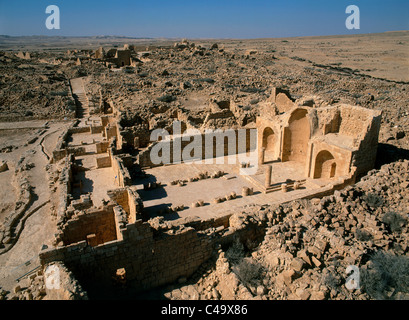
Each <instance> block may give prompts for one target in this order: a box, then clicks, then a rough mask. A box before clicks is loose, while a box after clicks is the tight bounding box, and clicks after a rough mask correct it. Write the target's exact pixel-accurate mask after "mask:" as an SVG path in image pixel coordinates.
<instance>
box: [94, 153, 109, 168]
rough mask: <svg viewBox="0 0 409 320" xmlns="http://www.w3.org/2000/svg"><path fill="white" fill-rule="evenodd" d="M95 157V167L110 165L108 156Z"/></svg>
mask: <svg viewBox="0 0 409 320" xmlns="http://www.w3.org/2000/svg"><path fill="white" fill-rule="evenodd" d="M95 159H96V162H97V168H108V167H110V166H111V165H112V163H111V157H110V156H106V157H98V158H95Z"/></svg>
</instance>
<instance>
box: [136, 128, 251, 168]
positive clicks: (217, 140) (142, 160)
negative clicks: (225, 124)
mask: <svg viewBox="0 0 409 320" xmlns="http://www.w3.org/2000/svg"><path fill="white" fill-rule="evenodd" d="M239 130H243V132H245V133H246V140H245V145H243V146H242V147H240V148H239V133H238V132H239ZM251 130H256V129H249V128H246V129H232V130H230V131H229V133H230V134H231V136H232V139H231V140H230V139H229V138H228V136H229V133H227V134H226V132H224V131H220V132H216V131H214V132H212V133H202V134H200V136H196V135H195V136H193V135H192V136H190V139H189V140H187V141H184V140H183V139H182V137H181V136H178V137H174V138H173V139H170V140H162V141H159V142H154V143H152V144H151V145H150V146H149V147H148V148H146V149H145V150H143V151H142V152H140V153H139V154H138V159H137V161H138V162H139V165H140V166H141V167H155V166H161V165H163V164H155V163H153V162H152V160H151V151H152V149H153V148H154V147H155V148H156V150H159V149H160V148H162V150H167V151H169V158H167V159H164V160H166V162H167V161H169V162H168V163H178V162H180V161H181V160H182V159H183V158H182V156H183V151H184V150H185V148H186V147H187V146H188V149H187V150H189V151H191V153H190V156H191V157H193V156H195V160H204V159H206V158H207V159H212V158H214V157H216V156H217V155H218V150H219V153H220V154H222V156H227V155H235V154H237V153H239V151H241V150H242V149H245V150H246V152H249V151H255V150H256V148H257V134H254V133H255V132H256V131H254V133H253V135H251V134H250V131H251ZM195 137H198V138H196V140H195ZM211 138H213V139H211ZM206 140H207V141H208V145H209V147H208V146H207V145H206ZM194 141H199V143H201V146H200V151H201V154H199V155H198V154H197V153H195V151H193V150H191V149H189V148H190V147H191V146H192V145H191V143H192V142H194ZM209 141H210V142H209ZM233 141H234V142H233ZM232 143H234V145H232ZM240 143H241V142H240ZM175 145H176V146H177V145H179V146H180V148H175V147H174V146H175ZM189 145H190V146H189ZM174 149H179V150H181V152H182V153H181V154H180V153H178V154H174V151H175V150H174ZM209 150H210V151H209ZM185 152H188V151H185ZM159 156H162V155H161V154H159ZM185 160H186V159H185Z"/></svg>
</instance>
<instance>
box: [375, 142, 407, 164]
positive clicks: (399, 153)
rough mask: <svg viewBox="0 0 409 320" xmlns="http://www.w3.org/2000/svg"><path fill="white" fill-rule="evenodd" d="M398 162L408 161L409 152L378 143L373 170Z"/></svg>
mask: <svg viewBox="0 0 409 320" xmlns="http://www.w3.org/2000/svg"><path fill="white" fill-rule="evenodd" d="M399 160H409V150H406V149H402V148H399V147H396V146H394V145H391V144H387V143H379V144H378V151H377V154H376V162H375V169H379V168H380V167H381V166H383V165H384V164H388V163H391V162H396V161H399Z"/></svg>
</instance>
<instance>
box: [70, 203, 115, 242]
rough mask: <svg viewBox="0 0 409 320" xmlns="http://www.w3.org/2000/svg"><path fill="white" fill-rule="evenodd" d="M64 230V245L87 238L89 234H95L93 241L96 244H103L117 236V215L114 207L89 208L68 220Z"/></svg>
mask: <svg viewBox="0 0 409 320" xmlns="http://www.w3.org/2000/svg"><path fill="white" fill-rule="evenodd" d="M62 231H63V234H62V241H63V244H64V245H69V244H72V243H77V242H80V241H84V240H87V236H88V235H95V237H94V239H93V241H95V242H94V243H96V244H102V243H105V242H108V241H112V240H115V239H116V238H117V234H116V226H115V216H114V212H113V210H112V208H106V209H104V210H87V211H86V213H84V214H81V215H78V216H76V217H73V218H72V219H71V220H69V221H67V223H66V224H65V225H64V228H63V230H62Z"/></svg>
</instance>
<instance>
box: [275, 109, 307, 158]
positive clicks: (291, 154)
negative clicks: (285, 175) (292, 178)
mask: <svg viewBox="0 0 409 320" xmlns="http://www.w3.org/2000/svg"><path fill="white" fill-rule="evenodd" d="M307 114H308V111H307V110H306V109H302V108H298V109H296V110H294V111H293V112H292V114H291V116H290V119H289V121H288V126H287V127H285V128H284V138H283V153H282V160H283V161H296V162H300V163H305V161H306V159H307V152H308V141H309V139H310V134H311V129H310V121H309V119H308V117H307Z"/></svg>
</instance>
